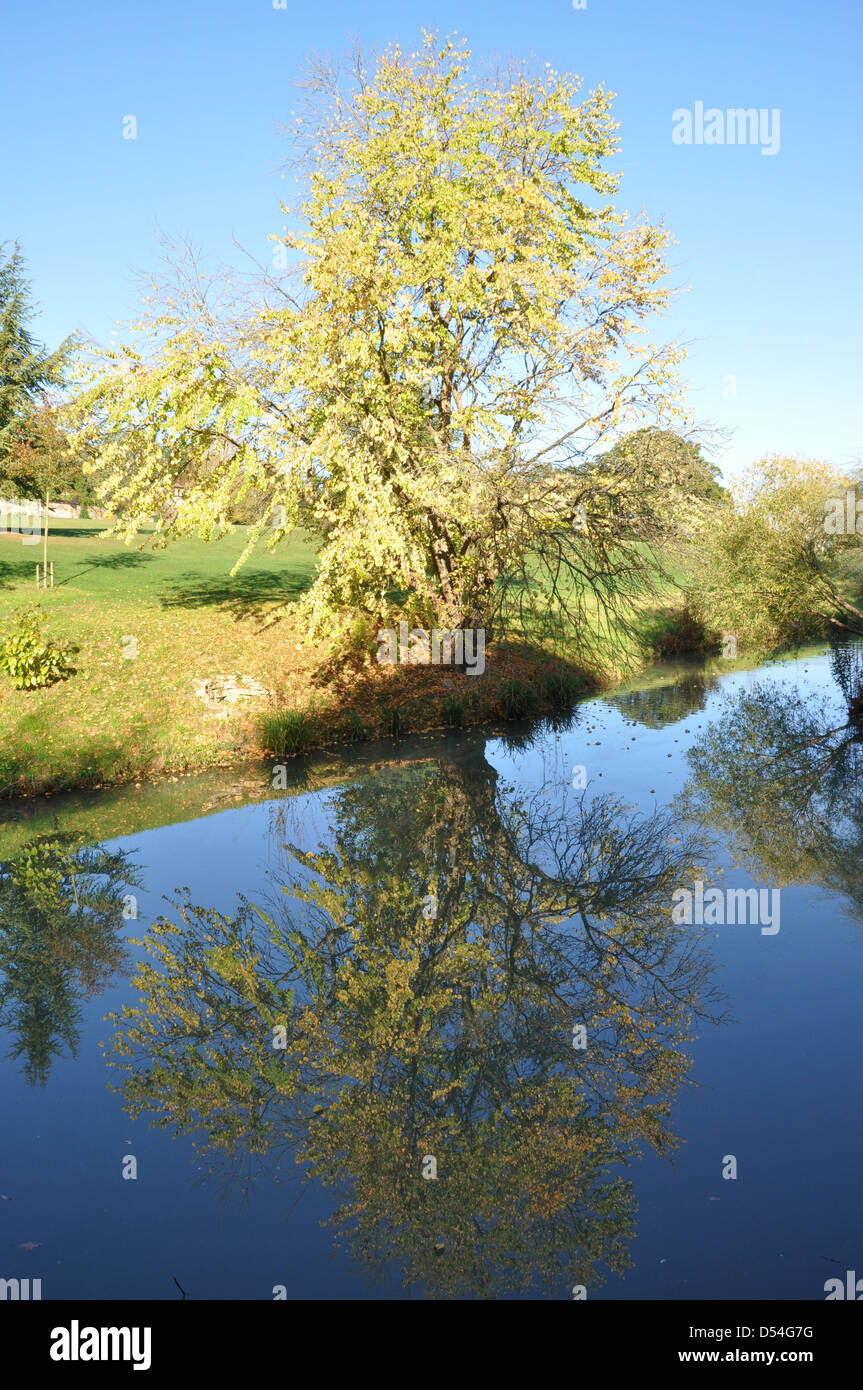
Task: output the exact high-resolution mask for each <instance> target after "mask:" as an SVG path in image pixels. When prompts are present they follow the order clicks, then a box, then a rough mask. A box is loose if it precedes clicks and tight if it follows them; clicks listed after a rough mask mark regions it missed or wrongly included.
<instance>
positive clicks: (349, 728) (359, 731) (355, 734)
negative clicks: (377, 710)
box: [341, 709, 367, 743]
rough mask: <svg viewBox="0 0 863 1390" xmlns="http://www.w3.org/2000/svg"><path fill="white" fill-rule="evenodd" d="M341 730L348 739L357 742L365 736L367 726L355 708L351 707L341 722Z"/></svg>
mask: <svg viewBox="0 0 863 1390" xmlns="http://www.w3.org/2000/svg"><path fill="white" fill-rule="evenodd" d="M341 732H342V734H343V736H344V737H345V738H346V739H349V740H350V741H351V742H352V743H356V742H357V741H358V740H359V739H361V738H365V736H366V732H367V731H366V726H365V724H364V723H363V721H362V719H361V718H360V716H359V715H358V714H357V711H356V710H355V709H349V710H348V712H347V714H346V715H345V717H344V719H343V720H342V724H341Z"/></svg>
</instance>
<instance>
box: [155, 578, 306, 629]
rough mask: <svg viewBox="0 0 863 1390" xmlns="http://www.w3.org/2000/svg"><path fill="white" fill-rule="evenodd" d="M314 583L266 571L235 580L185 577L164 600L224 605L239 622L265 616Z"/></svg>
mask: <svg viewBox="0 0 863 1390" xmlns="http://www.w3.org/2000/svg"><path fill="white" fill-rule="evenodd" d="M310 584H311V579H310V578H307V577H306V576H304V575H298V574H290V573H287V574H286V573H275V574H273V573H270V572H268V571H267V570H258V571H252V572H250V573H248V574H239V575H237V576H236V577H235V578H234V579H226V580H211V579H201V578H200V577H198V576H192V575H187V576H184V577H182V578H181V579H180V580H179V581H178V582H177V583H176V584H175V585H174V586H173V589H172V590H171V592H170V593H169V594H167V595H166V596H165V597H164V598H163V599H162V607H163V608H210V607H214V608H223V609H224V610H225V611H226V612H228V613H230V614H231V616H232V617H233V618H234V620H235V621H236V622H240V621H241V620H242V619H244V618H258V619H261V618H264V617H266V616H267V614H268V613H269V612H270V611H271V610H272V609H273V608H278V607H279V606H280V605H281V604H283V603H289V602H291V600H293V599H298V598H300V597H301V596H302V595H303V594H304V593H305V592H306V590H307V589H308V588H309V586H310Z"/></svg>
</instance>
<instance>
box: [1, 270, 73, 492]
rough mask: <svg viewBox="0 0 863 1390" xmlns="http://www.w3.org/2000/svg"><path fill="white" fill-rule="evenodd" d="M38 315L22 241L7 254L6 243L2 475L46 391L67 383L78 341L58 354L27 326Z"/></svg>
mask: <svg viewBox="0 0 863 1390" xmlns="http://www.w3.org/2000/svg"><path fill="white" fill-rule="evenodd" d="M32 314H33V305H32V302H31V298H30V286H29V284H28V282H27V280H26V279H25V276H24V258H23V256H22V254H21V248H20V246H19V245H18V243H17V242H16V243H15V246H14V248H13V250H12V252H11V254H7V252H6V245H5V244H4V243H0V476H2V475H3V474H4V473H5V465H6V462H7V459H8V457H9V452H10V449H11V448H12V446H13V445H14V443H15V441H16V440H17V439H18V438H19V437H20V432H21V429H22V425H23V424H24V423H25V422H26V420H27V419H28V418H29V416H30V415H31V413H32V411H33V409H34V407H35V406H36V405H37V404H38V403H39V401H40V398H41V396H42V394H43V393H44V392H45V391H46V390H47V389H48V388H49V387H51V386H57V385H59V384H60V382H61V381H62V379H63V371H64V368H65V366H66V362H67V361H68V358H69V355H70V353H71V350H72V343H73V340H72V339H71V338H67V339H66V341H65V342H63V343H61V345H60V347H59V348H57V349H56V351H55V352H48V350H47V349H46V348H45V347H43V346H42V345H41V344H40V343H38V342H37V341H36V339H35V338H34V337H33V335H32V333H31V332H30V330H29V328H28V326H27V325H28V321H29V320H30V319H31V317H32Z"/></svg>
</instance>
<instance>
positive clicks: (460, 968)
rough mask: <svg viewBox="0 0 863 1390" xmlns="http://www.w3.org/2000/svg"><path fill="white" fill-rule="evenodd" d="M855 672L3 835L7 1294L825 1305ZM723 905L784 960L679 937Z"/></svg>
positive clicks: (335, 763) (753, 676) (329, 758)
mask: <svg viewBox="0 0 863 1390" xmlns="http://www.w3.org/2000/svg"><path fill="white" fill-rule="evenodd" d="M843 672H844V675H843ZM843 681H844V682H845V684H846V685H847V681H848V673H847V661H846V662H845V666H843V664H842V661H841V660H838V659H837V658H836V656H835V655H834V657H833V658H832V659H831V656H830V654H828V653H820V654H819V653H814V654H813V653H810V654H809V655H807V656H804V657H801V658H800V659H799V660H795V661H789V662H783V663H781V664H777V665H774V666H771V667H769V668H762V669H761V670H759V671H755V672H752V671H749V672H747V671H735V672H733V673H731V674H729V675H724V676H721V675H717V674H716V673H713V674H711V675H707V674H705V673H703V672H699V671H698V670H696V669H695V668H691V667H690V668H685V667H681V668H678V669H677V670H671V671H667V672H665V673H659V674H658V675H657V674H654V675H652V676H651V677H650V679H647V680H645V681H642V682H640V683H638V684H636V685H635V686H633V687H632V688H630V689H627V690H624V691H622V692H620V693H618V694H616V695H614V696H612V697H609V698H603V699H596V700H591V701H587V702H585V703H583V704H582V705H580V706H579V708H578V710H577V711H576V713H575V715H574V716H573V718H572V719H571V720H570V719H567V720H566V721H563V722H562V724H561V727H559V728H557V729H555V728H552V727H548V726H536V725H534V726H530V725H524V726H520V727H519V728H515V729H513V728H510V729H508V730H507V731H506V732H505V733H501V731H486V732H477V731H471V732H467V733H465V734H463V735H459V736H452V737H445V738H444V737H440V738H428V739H424V740H410V741H409V740H403V741H402V742H400V743H398V744H396V745H392V746H390V748H389V749H384V748H381V747H379V748H375V749H365V750H361V751H358V752H357V753H356V754H355V753H353V752H352V751H351V752H350V753H348V754H346V755H342V756H335V755H321V756H320V757H318V758H316V759H314V760H312V761H310V762H308V763H305V764H297V765H296V766H294V767H291V768H290V769H289V772H288V774H287V781H288V786H287V788H286V789H285V790H279V791H275V790H273V785H272V775H271V769H270V768H269V767H267V768H260V767H255V768H247V769H243V770H242V772H240V773H228V774H226V773H221V774H212V775H210V776H208V777H201V778H194V779H183V780H181V781H179V782H177V783H175V784H172V783H163V784H160V785H159V786H152V787H142V788H140V789H137V790H136V789H125V790H118V791H112V792H108V793H105V792H103V793H96V794H89V795H81V796H78V797H63V798H59V797H58V798H54V799H49V800H46V801H43V802H40V803H32V804H28V805H27V806H17V807H11V806H7V807H5V808H3V811H2V816H3V817H5V819H4V820H3V823H2V825H0V860H2V869H0V969H2V971H3V972H4V974H3V977H2V978H3V983H2V986H0V1024H2V1030H3V1041H4V1052H5V1060H4V1061H3V1063H2V1067H0V1114H2V1139H0V1196H2V1197H3V1198H4V1200H3V1201H0V1263H2V1266H3V1268H0V1277H5V1278H15V1277H17V1278H26V1277H29V1278H31V1279H35V1278H41V1279H42V1296H43V1298H46V1299H51V1298H74V1299H99V1298H107V1297H119V1298H123V1299H138V1298H155V1299H171V1298H180V1297H181V1292H180V1289H182V1290H184V1291H185V1292H186V1293H187V1294H188V1295H189V1296H190V1297H192V1298H195V1299H220V1298H241V1299H272V1298H273V1297H274V1296H278V1295H280V1294H281V1293H282V1292H284V1294H285V1295H286V1296H287V1297H288V1298H323V1299H327V1298H351V1299H367V1298H381V1297H384V1298H393V1297H442V1298H447V1297H479V1298H519V1297H542V1298H566V1299H571V1298H572V1296H573V1295H572V1290H573V1289H574V1288H579V1287H581V1286H583V1287H584V1289H585V1290H586V1293H587V1296H588V1298H590V1299H595V1298H599V1299H680V1298H697V1299H716V1298H718V1299H722V1298H745V1299H769V1298H781V1299H823V1298H824V1297H825V1293H824V1285H825V1281H826V1280H828V1279H830V1278H833V1277H836V1276H838V1277H840V1278H842V1279H843V1280H844V1277H845V1271H846V1270H848V1269H855V1268H858V1267H863V1244H861V1231H860V1224H861V1211H860V1203H859V1197H858V1192H857V1185H858V1184H857V1176H858V1173H859V1167H860V1157H861V1139H863V1123H861V1118H860V1107H859V1103H858V1095H859V1080H858V1079H859V1075H860V1066H861V1048H860V1043H859V1029H860V1025H859V1008H858V1001H859V999H860V997H861V993H863V951H861V912H863V876H861V873H860V869H859V865H860V862H861V861H860V837H861V834H863V814H861V812H863V805H861V801H860V792H859V786H860V779H859V771H860V768H859V762H858V759H859V752H860V743H859V740H858V737H857V735H856V733H855V728H854V726H853V725H852V726H850V727H849V726H846V719H847V715H846V702H845V701H844V700H843V698H842V688H841V687H842V683H843ZM699 883H702V884H704V885H705V887H704V892H705V893H706V892H707V891H708V890H709V888H710V887H711V886H715V887H718V888H719V890H720V892H721V893H722V894H723V895H725V890H726V889H727V888H731V889H737V888H742V889H749V888H759V889H760V888H778V889H779V895H780V896H779V903H780V905H781V916H780V918H779V923H778V926H779V929H778V930H772V928H771V929H768V930H764V928H765V926H766V925H767V922H766V920H763V919H761V918H757V919H756V918H755V917H754V913H753V917H752V919H750V920H746V921H744V922H742V923H736V924H731V923H728V924H724V923H723V922H721V921H720V922H718V923H715V924H713V923H711V922H710V920H709V914H707V916H708V920H707V922H706V924H700V923H698V922H692V923H691V924H681V923H680V922H679V921H675V920H673V918H672V913H673V911H674V908H673V904H674V903H675V902H680V901H681V900H682V899H681V896H680V890H681V889H690V890H692V892H693V893H694V892H695V891H696V885H697V884H699ZM675 895H676V896H675ZM693 901H694V899H693ZM714 901H717V902H718V901H720V899H719V897H718V896H717V898H715V899H714ZM721 901H722V902H723V903H725V902H726V901H727V897H726V896H723V897H722V899H721ZM723 910H724V909H723ZM133 914H137V915H136V916H135V915H133ZM160 918H161V919H163V926H164V927H165V928H166V930H165V931H164V934H162V935H161V936H157V935H154V933H155V932H156V931H158V930H159V929H160V928H159V926H158V923H159V919H160ZM178 927H179V930H177V928H178ZM136 941H138V942H140V943H142V944H135V942H136ZM147 943H149V946H150V947H151V950H156V952H157V954H156V955H153V954H152V953H150V952H148V950H147ZM160 945H161V949H162V950H163V952H164V953H165V954H164V955H163V956H162V957H161V958H160V957H159V955H158V949H159V947H160ZM148 969H149V974H147V973H146V972H147V970H148ZM142 972H144V973H142ZM124 1008H125V1010H126V1013H125V1015H124V1013H123V1010H124ZM130 1011H131V1012H130ZM112 1016H113V1017H112ZM735 1167H736V1177H732V1176H723V1173H731V1172H733V1171H734V1169H735ZM435 1170H436V1177H435V1176H432V1174H433V1173H434V1172H435ZM124 1173H125V1174H127V1176H124ZM133 1173H134V1174H135V1176H132V1174H133ZM424 1173H425V1174H426V1175H427V1176H424ZM27 1245H32V1246H33V1248H31V1249H24V1248H22V1247H23V1246H27ZM175 1281H176V1282H175ZM177 1285H179V1286H180V1288H178V1287H177Z"/></svg>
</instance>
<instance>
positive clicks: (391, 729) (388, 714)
mask: <svg viewBox="0 0 863 1390" xmlns="http://www.w3.org/2000/svg"><path fill="white" fill-rule="evenodd" d="M407 726H408V722H407V718H406V716H405V713H404V711H403V710H400V709H396V707H395V706H394V705H387V706H385V708H384V724H383V727H384V733H385V734H389V736H390V737H391V738H398V737H399V735H400V734H403V733H404V732H405V730H406V728H407Z"/></svg>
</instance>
